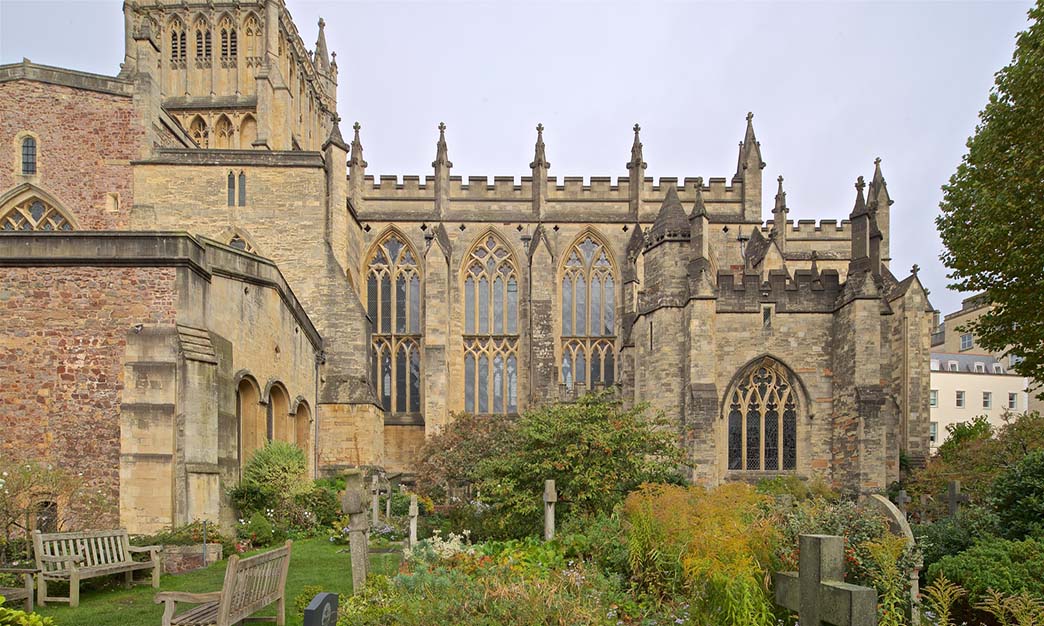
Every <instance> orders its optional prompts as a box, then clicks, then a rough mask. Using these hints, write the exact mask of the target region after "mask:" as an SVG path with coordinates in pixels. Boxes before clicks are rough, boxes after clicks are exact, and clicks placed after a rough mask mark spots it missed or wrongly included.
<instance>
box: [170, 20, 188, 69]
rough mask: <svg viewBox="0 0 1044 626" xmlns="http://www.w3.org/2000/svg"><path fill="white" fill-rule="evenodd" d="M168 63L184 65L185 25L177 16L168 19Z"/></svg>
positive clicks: (175, 65)
mask: <svg viewBox="0 0 1044 626" xmlns="http://www.w3.org/2000/svg"><path fill="white" fill-rule="evenodd" d="M170 64H171V67H185V25H184V24H182V23H181V20H179V19H178V18H177V17H175V18H173V19H172V20H171V21H170Z"/></svg>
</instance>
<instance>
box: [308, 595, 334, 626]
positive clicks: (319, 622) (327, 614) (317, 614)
mask: <svg viewBox="0 0 1044 626" xmlns="http://www.w3.org/2000/svg"><path fill="white" fill-rule="evenodd" d="M304 626H337V594H336V593H325V592H324V593H319V594H316V596H315V597H314V598H312V601H311V602H309V603H308V607H307V608H305V610H304Z"/></svg>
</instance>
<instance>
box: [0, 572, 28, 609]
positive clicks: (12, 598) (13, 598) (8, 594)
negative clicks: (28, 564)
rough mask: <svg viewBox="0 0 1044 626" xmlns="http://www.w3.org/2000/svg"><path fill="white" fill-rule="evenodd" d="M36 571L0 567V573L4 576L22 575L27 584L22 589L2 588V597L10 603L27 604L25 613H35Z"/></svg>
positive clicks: (0, 593) (0, 592) (0, 590)
mask: <svg viewBox="0 0 1044 626" xmlns="http://www.w3.org/2000/svg"><path fill="white" fill-rule="evenodd" d="M36 572H37V570H35V569H23V568H14V567H0V573H3V574H21V575H22V580H23V581H24V582H25V584H24V585H22V586H21V587H0V596H3V597H4V599H5V600H7V601H8V602H17V601H18V600H21V601H22V602H23V603H24V604H25V612H26V613H32V612H33V574H36Z"/></svg>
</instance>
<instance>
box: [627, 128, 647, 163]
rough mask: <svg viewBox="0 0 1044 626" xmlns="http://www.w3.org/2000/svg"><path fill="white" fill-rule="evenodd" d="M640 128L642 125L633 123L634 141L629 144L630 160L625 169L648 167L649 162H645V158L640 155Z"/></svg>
mask: <svg viewBox="0 0 1044 626" xmlns="http://www.w3.org/2000/svg"><path fill="white" fill-rule="evenodd" d="M641 130H642V127H641V126H639V125H638V124H637V122H636V123H635V125H634V143H633V144H631V161H630V162H629V163H628V164H627V169H629V170H634V169H642V170H644V169H645V168H647V167H649V164H648V163H646V162H645V158H644V157H643V156H642V140H641V137H640V136H639V135H638V133H639V132H640V131H641Z"/></svg>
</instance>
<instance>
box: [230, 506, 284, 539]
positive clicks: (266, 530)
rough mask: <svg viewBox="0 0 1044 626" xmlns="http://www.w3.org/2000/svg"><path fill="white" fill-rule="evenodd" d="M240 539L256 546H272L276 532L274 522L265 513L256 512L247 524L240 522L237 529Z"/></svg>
mask: <svg viewBox="0 0 1044 626" xmlns="http://www.w3.org/2000/svg"><path fill="white" fill-rule="evenodd" d="M236 534H237V535H238V536H239V538H240V539H245V540H247V541H249V542H250V543H251V544H253V545H254V546H255V547H264V546H270V545H272V544H273V543H275V540H276V534H275V529H274V528H273V527H272V522H270V521H268V518H267V517H265V515H264V513H262V512H261V511H257V512H255V513H254V514H253V515H251V516H250V519H249V520H248V521H247V522H246V523H245V524H240V525H239V527H238V528H237V529H236Z"/></svg>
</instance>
